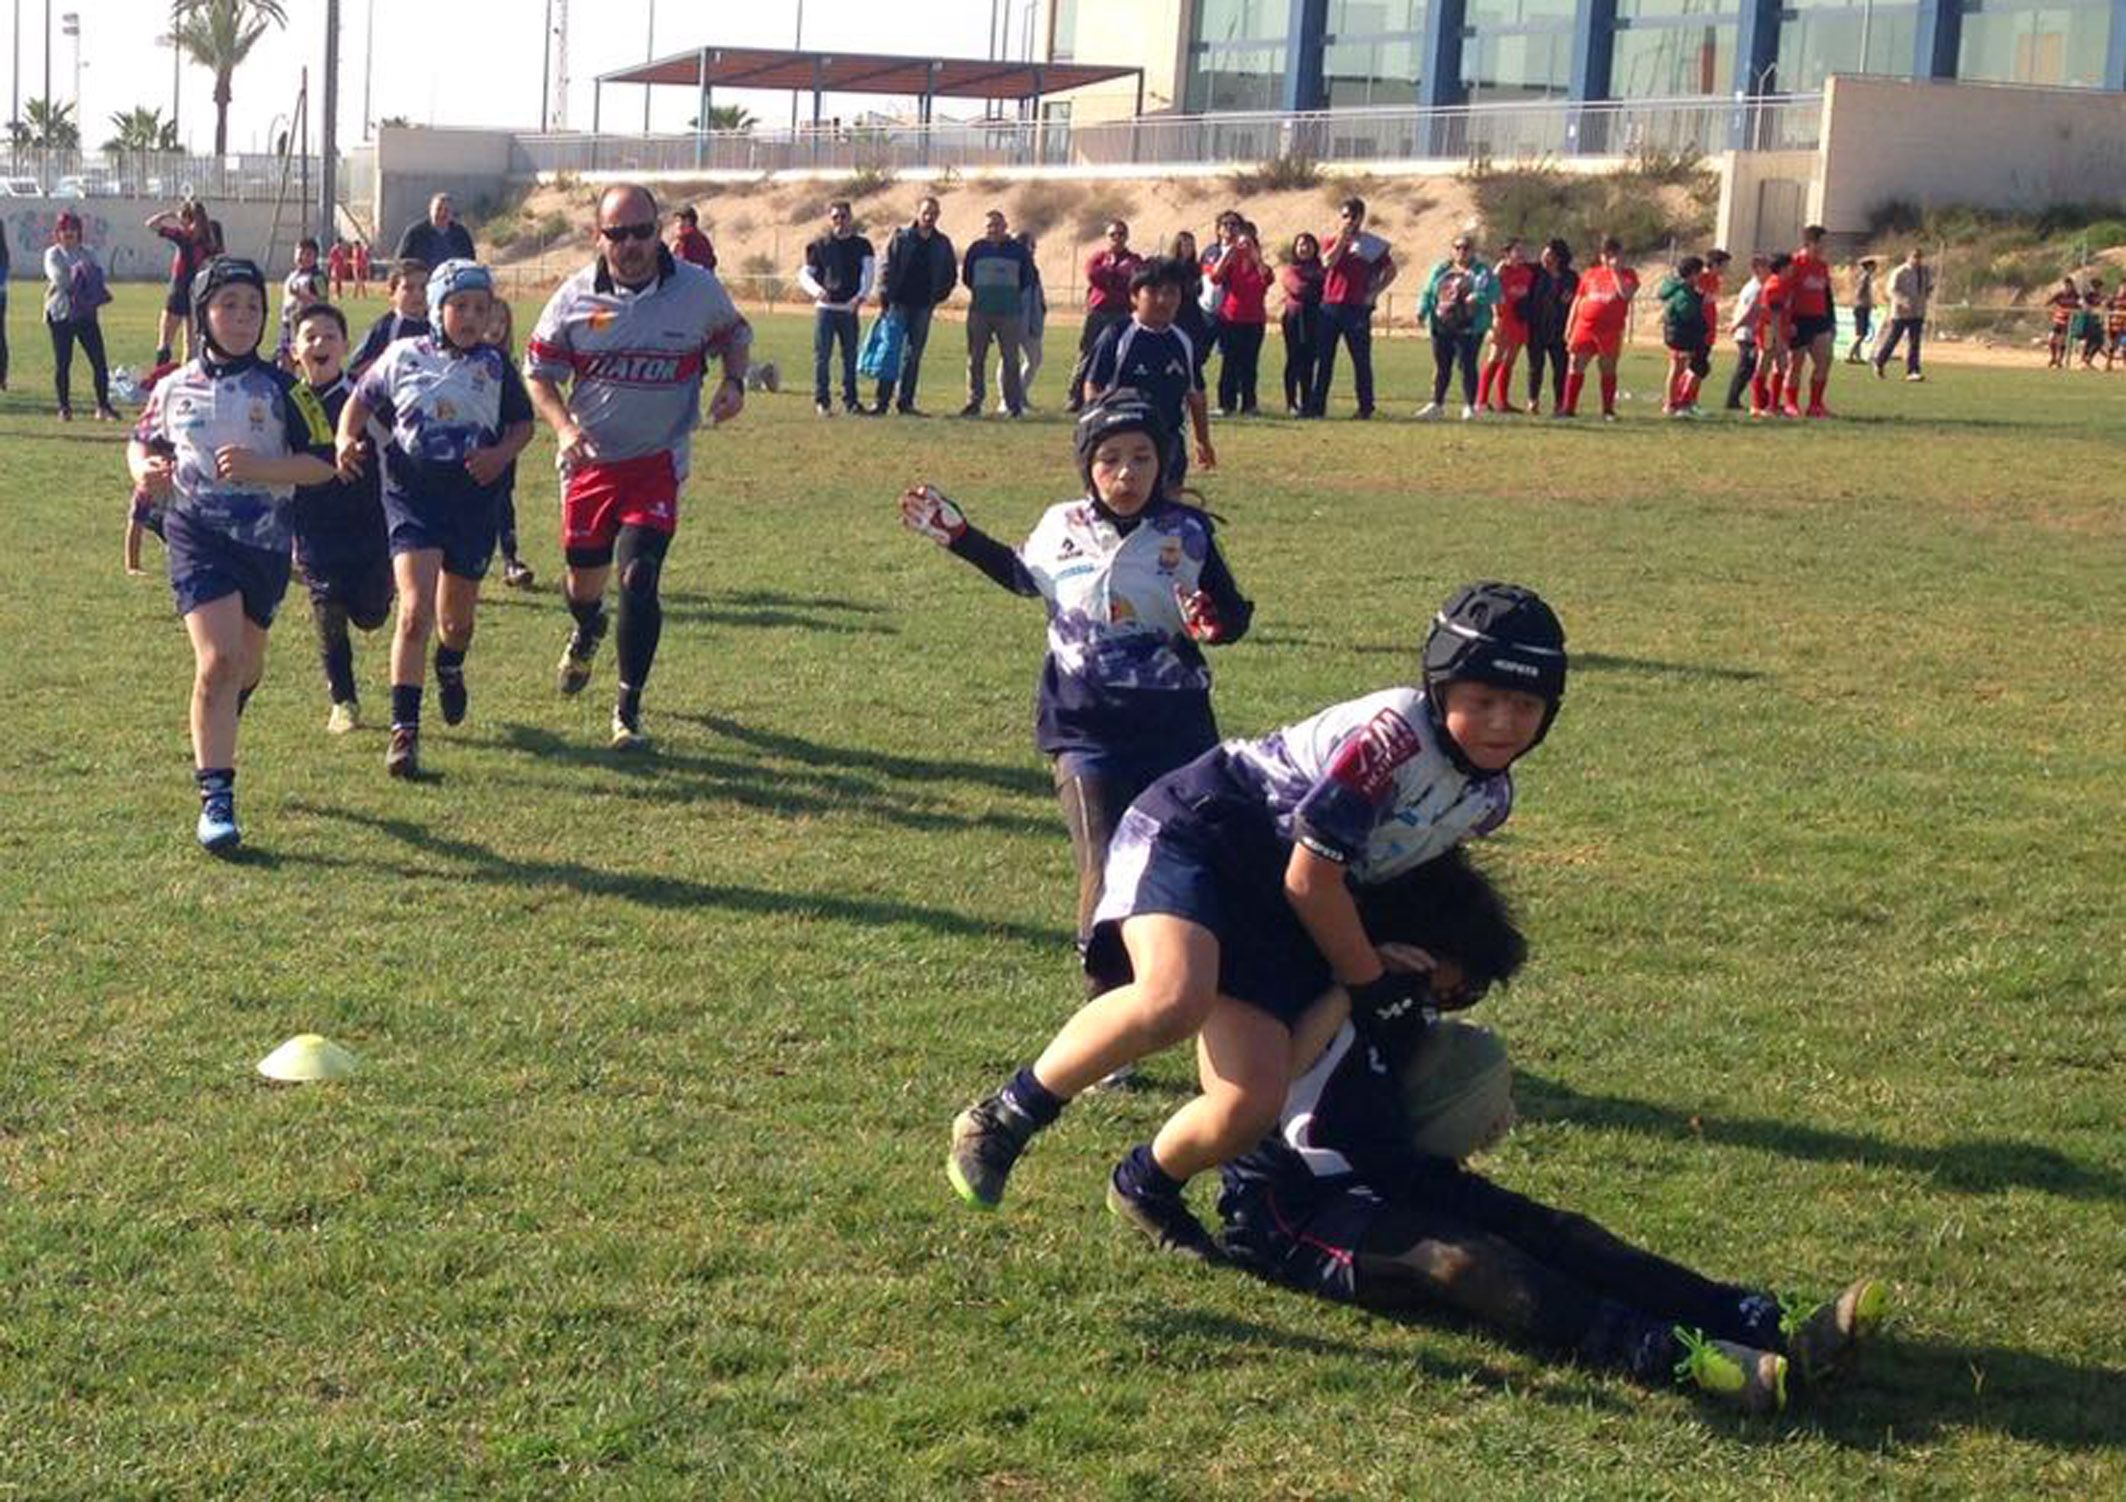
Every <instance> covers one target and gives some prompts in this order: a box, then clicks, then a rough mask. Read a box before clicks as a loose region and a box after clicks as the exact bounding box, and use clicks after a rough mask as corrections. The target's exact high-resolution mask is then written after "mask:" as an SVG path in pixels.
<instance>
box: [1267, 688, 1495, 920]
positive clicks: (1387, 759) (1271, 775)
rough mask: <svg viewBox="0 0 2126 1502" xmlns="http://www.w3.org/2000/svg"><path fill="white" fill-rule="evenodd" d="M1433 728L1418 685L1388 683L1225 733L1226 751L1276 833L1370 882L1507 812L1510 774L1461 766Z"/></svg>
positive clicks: (1489, 826) (1478, 831)
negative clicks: (1306, 714)
mask: <svg viewBox="0 0 2126 1502" xmlns="http://www.w3.org/2000/svg"><path fill="white" fill-rule="evenodd" d="M1439 734H1440V732H1439V731H1438V730H1437V729H1436V728H1435V727H1434V725H1433V722H1432V716H1431V715H1430V714H1429V713H1428V712H1427V709H1426V705H1425V695H1424V691H1423V690H1422V689H1415V688H1390V689H1383V690H1381V691H1380V692H1378V693H1373V694H1368V695H1366V696H1365V697H1364V698H1362V699H1352V700H1349V701H1347V702H1345V703H1342V704H1332V705H1331V706H1329V708H1327V709H1324V710H1323V711H1321V713H1319V714H1317V715H1314V716H1312V717H1311V718H1309V719H1305V720H1301V721H1300V722H1299V723H1298V724H1296V725H1287V726H1286V727H1285V728H1284V729H1282V730H1277V731H1273V732H1271V733H1270V734H1269V735H1266V736H1264V737H1263V738H1262V739H1260V740H1254V741H1233V742H1230V743H1228V745H1227V747H1226V753H1227V755H1226V759H1227V763H1228V765H1229V767H1230V769H1231V771H1232V772H1233V773H1234V775H1236V776H1237V777H1239V778H1240V779H1241V780H1243V781H1245V782H1247V783H1248V784H1249V785H1250V786H1252V787H1253V788H1254V789H1255V790H1256V791H1257V792H1258V793H1259V794H1260V795H1261V796H1262V798H1263V799H1264V801H1265V802H1266V803H1267V804H1268V806H1269V809H1270V812H1271V814H1272V815H1273V816H1274V818H1275V819H1276V822H1277V832H1278V834H1279V835H1280V836H1282V837H1283V838H1285V839H1288V840H1292V841H1294V842H1295V843H1298V844H1303V845H1305V846H1306V847H1307V848H1308V849H1310V850H1312V851H1314V852H1315V853H1316V854H1317V855H1322V856H1325V857H1327V858H1328V859H1330V860H1334V861H1337V862H1340V863H1342V864H1343V865H1345V866H1346V867H1348V868H1349V870H1350V873H1351V876H1352V879H1354V880H1356V881H1359V882H1365V883H1372V882H1379V881H1385V880H1387V879H1388V878H1389V877H1391V876H1393V875H1395V874H1396V873H1397V872H1399V871H1407V870H1409V869H1410V868H1411V867H1412V866H1417V865H1421V864H1423V863H1424V862H1426V861H1428V860H1431V859H1432V858H1433V857H1435V856H1437V855H1440V854H1441V853H1443V852H1444V851H1446V850H1447V849H1448V848H1450V847H1451V846H1454V845H1459V844H1460V843H1462V841H1464V840H1467V839H1471V838H1474V837H1476V836H1478V835H1485V834H1489V833H1490V832H1491V831H1492V830H1494V829H1496V828H1498V827H1499V826H1500V825H1501V824H1503V823H1505V822H1506V817H1507V815H1508V814H1509V813H1511V812H1512V809H1513V775H1512V773H1511V772H1496V773H1493V774H1491V775H1489V776H1472V775H1470V774H1469V773H1466V772H1464V771H1462V770H1461V769H1460V768H1459V767H1457V766H1455V764H1454V763H1453V762H1452V761H1450V760H1449V759H1448V757H1447V754H1446V753H1445V752H1444V751H1442V750H1441V749H1440V748H1439V744H1438V739H1437V738H1438V736H1439Z"/></svg>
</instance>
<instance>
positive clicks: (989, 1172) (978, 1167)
mask: <svg viewBox="0 0 2126 1502" xmlns="http://www.w3.org/2000/svg"><path fill="white" fill-rule="evenodd" d="M1035 1130H1036V1128H1035V1126H1034V1124H1033V1122H1032V1121H1031V1120H1029V1119H1028V1118H1027V1116H1026V1114H1025V1113H1024V1112H1023V1111H1021V1110H1019V1109H1018V1107H1016V1106H1014V1105H1012V1104H1011V1102H1010V1101H1008V1100H1006V1099H1004V1097H1003V1096H1001V1095H989V1096H984V1097H983V1098H982V1099H981V1100H978V1101H976V1102H975V1103H974V1104H973V1105H971V1106H969V1107H968V1108H967V1109H966V1110H964V1111H962V1112H960V1114H959V1115H958V1116H955V1117H954V1118H953V1119H952V1151H951V1152H950V1153H948V1154H947V1155H946V1158H945V1177H946V1178H948V1179H950V1180H951V1181H952V1187H953V1189H954V1190H956V1191H957V1192H958V1194H959V1196H960V1198H961V1199H963V1200H965V1201H967V1203H968V1204H970V1205H973V1206H974V1207H975V1208H976V1209H978V1210H994V1209H996V1207H997V1206H998V1205H1001V1204H1002V1203H1004V1183H1005V1181H1006V1180H1007V1179H1009V1178H1010V1177H1011V1166H1012V1165H1013V1164H1014V1163H1016V1162H1018V1161H1019V1155H1020V1154H1021V1153H1023V1152H1025V1151H1026V1145H1027V1144H1028V1143H1029V1142H1031V1141H1033V1134H1034V1132H1035Z"/></svg>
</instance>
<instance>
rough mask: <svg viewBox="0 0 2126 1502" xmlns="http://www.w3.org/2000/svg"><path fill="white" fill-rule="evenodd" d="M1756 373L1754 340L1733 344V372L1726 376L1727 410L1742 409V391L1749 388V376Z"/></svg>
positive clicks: (1738, 410)
mask: <svg viewBox="0 0 2126 1502" xmlns="http://www.w3.org/2000/svg"><path fill="white" fill-rule="evenodd" d="M1756 373H1757V346H1756V344H1755V343H1754V342H1752V343H1749V344H1737V345H1736V346H1735V373H1734V374H1733V375H1731V376H1729V377H1728V378H1727V410H1728V411H1730V412H1740V411H1741V410H1742V393H1743V392H1745V391H1747V390H1748V389H1749V384H1750V377H1751V376H1754V375H1755V374H1756Z"/></svg>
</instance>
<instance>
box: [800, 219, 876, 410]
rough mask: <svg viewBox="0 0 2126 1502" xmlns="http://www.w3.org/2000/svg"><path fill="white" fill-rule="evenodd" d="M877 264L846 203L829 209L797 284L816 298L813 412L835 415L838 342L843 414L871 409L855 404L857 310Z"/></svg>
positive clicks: (813, 327)
mask: <svg viewBox="0 0 2126 1502" xmlns="http://www.w3.org/2000/svg"><path fill="white" fill-rule="evenodd" d="M877 270H878V260H877V257H876V255H875V254H874V253H873V251H872V249H871V242H870V241H869V240H867V239H865V238H864V237H863V236H862V235H859V234H858V233H857V232H856V221H855V219H854V218H853V217H852V216H851V214H850V210H849V205H848V203H847V202H846V201H845V200H840V199H837V200H836V201H835V202H833V203H830V204H828V205H827V232H826V233H825V234H824V235H821V236H820V237H819V238H818V239H817V240H814V241H813V242H812V243H811V244H810V245H807V246H806V247H805V264H804V269H803V270H801V271H799V272H798V273H797V285H798V286H800V287H802V288H804V290H805V293H806V295H807V296H809V297H810V298H811V299H812V408H813V410H814V411H816V412H818V413H819V415H820V416H821V417H828V416H831V415H832V414H833V412H834V406H833V403H832V402H831V401H829V399H828V398H829V396H830V395H831V392H830V390H829V386H828V370H827V362H828V360H829V359H830V358H831V357H832V355H833V353H834V347H835V345H836V344H837V343H838V344H840V346H841V356H842V410H843V411H844V412H848V413H852V414H854V413H859V412H863V411H865V410H866V409H865V408H864V406H863V404H862V403H860V402H858V401H857V399H856V310H857V309H858V308H860V307H862V306H863V303H864V299H865V298H867V297H869V296H870V295H871V281H872V278H873V276H874V275H876V274H877Z"/></svg>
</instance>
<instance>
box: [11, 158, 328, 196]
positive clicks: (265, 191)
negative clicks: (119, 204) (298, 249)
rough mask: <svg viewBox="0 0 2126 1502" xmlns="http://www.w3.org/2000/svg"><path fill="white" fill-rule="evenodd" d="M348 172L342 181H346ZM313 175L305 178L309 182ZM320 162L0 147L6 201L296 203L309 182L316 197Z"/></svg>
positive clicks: (315, 159)
mask: <svg viewBox="0 0 2126 1502" xmlns="http://www.w3.org/2000/svg"><path fill="white" fill-rule="evenodd" d="M345 172H346V169H345V168H344V167H342V169H341V178H340V180H341V181H342V182H345V181H346V180H347V178H346V175H345ZM306 173H307V176H306ZM318 174H319V158H317V157H314V156H313V157H308V158H304V157H300V156H288V157H282V156H279V155H276V154H273V153H270V152H232V153H230V154H229V155H227V156H188V155H186V154H184V153H182V152H160V151H118V152H101V151H44V150H40V149H38V148H37V147H34V146H0V199H4V198H19V197H28V198H39V197H42V198H69V199H71V198H80V199H89V198H162V199H168V200H170V201H172V202H175V201H176V200H178V199H180V198H184V197H188V196H189V197H193V198H197V199H200V200H202V201H203V202H206V203H210V204H211V203H215V202H221V203H268V202H271V201H272V200H273V199H275V198H277V197H280V196H281V194H282V183H283V181H285V182H286V185H287V186H286V195H287V197H288V199H289V201H291V202H294V201H296V200H297V199H299V198H300V197H301V195H302V191H303V184H304V183H305V182H306V181H307V182H308V183H309V184H310V186H311V189H312V191H315V189H316V185H317V182H318Z"/></svg>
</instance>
